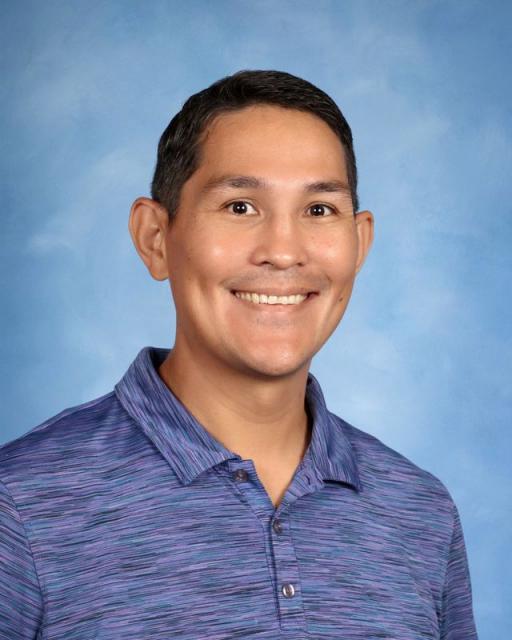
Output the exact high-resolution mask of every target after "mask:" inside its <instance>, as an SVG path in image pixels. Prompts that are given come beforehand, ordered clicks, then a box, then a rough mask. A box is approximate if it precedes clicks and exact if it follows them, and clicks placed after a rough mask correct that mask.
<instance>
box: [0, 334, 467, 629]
mask: <svg viewBox="0 0 512 640" xmlns="http://www.w3.org/2000/svg"><path fill="white" fill-rule="evenodd" d="M167 354H168V350H166V349H157V348H151V347H147V348H144V349H142V350H141V351H140V353H139V354H138V356H137V358H136V359H135V360H134V362H133V363H132V364H131V366H130V367H129V369H128V371H127V372H126V374H125V375H124V376H123V378H122V379H121V381H120V382H119V383H118V384H117V385H116V386H115V389H114V390H113V391H112V392H111V393H108V394H107V395H104V396H102V397H100V398H97V399H95V400H93V401H91V402H87V403H85V404H82V405H80V406H78V407H74V408H71V409H67V410H65V411H63V412H61V413H59V414H58V415H57V416H55V417H53V418H51V419H50V420H48V421H46V422H44V423H43V424H41V425H39V426H38V427H35V428H34V429H32V430H31V431H29V432H28V433H26V434H25V435H23V436H21V437H20V438H17V439H16V440H12V441H11V442H8V443H7V444H5V445H4V446H3V447H1V448H0V481H1V482H0V487H1V490H0V557H1V566H0V638H1V639H2V640H4V639H5V640H7V639H8V640H18V639H24V640H25V639H29V638H37V639H40V640H41V639H44V640H57V639H59V640H60V639H62V640H64V639H65V640H75V639H76V640H89V639H93V638H97V639H101V640H111V639H112V640H113V639H116V640H118V639H119V640H120V639H122V640H128V639H133V640H141V639H145V638H147V639H154V640H156V639H161V640H163V639H166V640H168V639H169V638H181V639H184V640H188V639H190V640H192V639H194V640H197V639H203V638H204V639H209V640H221V639H224V638H226V639H227V638H259V639H268V640H276V639H280V638H282V639H285V638H286V639H289V640H291V639H293V640H301V639H304V638H315V639H332V640H334V639H336V640H340V639H343V640H356V639H357V640H363V639H364V640H376V639H377V638H378V639H380V640H382V639H385V638H388V639H393V640H419V639H426V638H428V639H430V640H431V639H433V638H435V639H441V638H442V639H443V640H473V639H474V638H477V634H476V630H475V624H474V620H473V613H472V599H471V584H470V576H469V571H468V563H467V557H466V551H465V545H464V537H463V532H462V528H461V523H460V518H459V515H458V512H457V508H456V506H455V504H454V502H453V500H452V498H451V496H450V494H449V492H448V490H447V489H446V488H445V486H444V485H443V484H442V483H441V481H440V480H438V479H437V478H436V477H434V476H433V475H432V474H430V473H428V472H427V471H424V470H422V469H420V468H419V467H417V466H416V465H414V464H413V463H412V462H411V461H409V460H408V459H407V458H405V457H404V456H402V455H400V454H399V453H397V452H396V451H394V450H392V449H391V448H389V447H387V446H385V445H384V444H383V443H382V442H380V441H379V440H378V439H376V438H375V437H373V436H371V435H369V434H368V433H365V432H363V431H361V430H359V429H357V428H355V427H354V426H352V425H350V424H348V423H347V422H345V421H344V420H342V419H341V418H339V417H337V416H336V415H334V414H333V413H331V412H330V411H328V409H327V407H326V404H325V400H324V397H323V394H322V391H321V388H320V385H319V383H318V381H317V380H316V378H315V377H314V376H313V375H312V374H311V373H310V374H309V375H308V379H307V387H306V398H305V400H306V403H307V408H308V413H309V414H310V418H311V426H312V432H311V441H310V444H309V446H308V448H307V451H306V453H305V455H304V457H303V459H302V461H301V462H300V464H299V465H298V467H297V469H296V471H295V474H294V476H293V479H292V481H291V483H290V485H289V487H288V489H287V491H286V494H285V495H284V498H283V499H282V501H281V502H280V504H279V505H278V507H277V508H276V507H275V506H274V505H273V504H272V502H271V500H270V498H269V496H268V495H267V493H266V491H265V489H264V487H263V485H262V483H261V482H260V480H259V479H258V476H257V473H256V470H255V466H254V464H253V461H252V460H249V459H243V458H242V457H240V456H239V455H237V454H236V453H234V452H232V451H229V450H228V449H226V448H225V447H224V446H223V445H222V444H221V443H220V442H219V441H217V440H216V439H215V438H214V437H212V435H211V434H210V433H209V432H208V431H207V429H206V428H205V427H204V426H202V425H201V424H200V423H199V422H198V421H197V420H196V419H195V418H194V416H193V415H192V414H191V413H190V412H189V411H188V410H187V409H186V407H185V406H184V405H183V404H182V403H181V402H180V400H179V399H178V398H177V397H176V396H175V395H174V394H173V393H172V392H171V391H170V390H169V389H168V388H167V386H166V385H165V384H164V382H163V381H162V380H161V378H160V377H159V375H158V372H157V369H158V366H159V365H160V363H161V362H162V361H163V360H164V358H165V357H166V356H167ZM197 393H201V389H197Z"/></svg>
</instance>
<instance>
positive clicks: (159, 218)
mask: <svg viewBox="0 0 512 640" xmlns="http://www.w3.org/2000/svg"><path fill="white" fill-rule="evenodd" d="M168 224H169V216H168V214H167V210H166V209H165V207H163V206H162V205H161V204H159V203H158V202H156V201H155V200H152V199H151V198H137V200H135V202H134V203H133V204H132V208H131V210H130V220H129V223H128V229H129V230H130V235H131V237H132V240H133V244H134V245H135V248H136V249H137V253H138V254H139V256H140V257H141V258H142V260H143V262H144V264H145V265H146V267H147V268H148V270H149V273H150V274H151V275H152V276H153V278H154V279H155V280H165V279H166V278H167V277H168V272H167V259H166V251H165V236H166V231H167V227H168Z"/></svg>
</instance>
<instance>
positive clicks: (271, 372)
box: [242, 353, 311, 378]
mask: <svg viewBox="0 0 512 640" xmlns="http://www.w3.org/2000/svg"><path fill="white" fill-rule="evenodd" d="M300 356H302V354H298V353H294V354H290V353H288V354H281V356H279V354H273V355H270V356H268V357H264V358H263V357H259V358H258V357H254V358H248V357H245V358H243V357H242V362H243V364H244V365H245V368H246V370H247V371H250V372H252V374H253V375H256V376H261V377H271V378H280V377H286V376H291V375H293V374H294V373H296V372H297V371H299V370H300V369H302V368H304V367H305V366H308V367H309V363H310V362H311V357H310V358H307V357H304V356H303V357H300Z"/></svg>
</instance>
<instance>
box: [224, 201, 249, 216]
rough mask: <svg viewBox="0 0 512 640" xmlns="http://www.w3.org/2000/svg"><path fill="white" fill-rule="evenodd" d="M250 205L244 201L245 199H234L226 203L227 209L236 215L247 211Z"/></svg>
mask: <svg viewBox="0 0 512 640" xmlns="http://www.w3.org/2000/svg"><path fill="white" fill-rule="evenodd" d="M251 206H252V205H251V204H249V203H248V202H246V201H245V200H236V201H235V202H231V203H230V204H228V205H227V207H228V209H229V210H230V211H231V212H232V213H235V214H237V215H243V214H244V213H249V207H251Z"/></svg>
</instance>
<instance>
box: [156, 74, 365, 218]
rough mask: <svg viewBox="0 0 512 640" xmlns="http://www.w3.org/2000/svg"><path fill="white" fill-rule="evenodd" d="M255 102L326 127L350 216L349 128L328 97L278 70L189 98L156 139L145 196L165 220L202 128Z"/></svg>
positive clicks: (352, 164) (194, 158)
mask: <svg viewBox="0 0 512 640" xmlns="http://www.w3.org/2000/svg"><path fill="white" fill-rule="evenodd" d="M257 104H269V105H276V106H279V107H283V108H286V109H296V110H298V111H306V112H309V113H312V114H313V115H316V116H317V117H319V118H321V119H322V120H323V121H324V122H326V123H327V124H328V125H329V127H330V128H331V129H332V131H334V133H335V134H336V135H337V136H338V138H339V139H340V141H341V143H342V145H343V149H344V150H345V160H346V165H347V176H348V182H349V187H350V193H351V197H352V206H353V208H354V214H355V212H356V211H357V210H358V208H359V200H358V197H357V167H356V158H355V154H354V147H353V142H352V132H351V130H350V127H349V125H348V123H347V121H346V120H345V118H344V116H343V114H342V113H341V111H340V109H339V107H338V106H337V104H336V103H335V102H334V100H333V99H332V98H330V97H329V96H328V95H327V94H326V93H325V92H324V91H322V90H321V89H319V88H318V87H315V85H313V84H311V83H310V82H308V81H307V80H303V79H302V78H298V77H297V76H294V75H292V74H290V73H286V72H284V71H273V70H243V71H238V72H237V73H234V74H233V75H231V76H226V77H224V78H221V79H220V80H217V81H216V82H214V83H213V84H212V85H210V86H209V87H207V88H206V89H203V90H202V91H199V92H198V93H195V94H194V95H192V96H190V98H188V99H187V101H186V102H185V104H184V105H183V107H182V109H181V111H180V112H179V113H177V114H176V115H175V116H174V118H173V119H172V120H171V122H170V123H169V125H168V126H167V128H166V129H165V131H164V132H163V134H162V136H161V137H160V142H159V143H158V157H157V162H156V167H155V173H154V176H153V181H152V183H151V197H152V198H153V200H156V201H157V202H159V203H160V204H161V205H163V206H164V207H165V208H166V210H167V212H168V214H169V218H170V219H172V218H174V216H175V215H176V213H177V211H178V207H179V201H180V194H181V189H182V187H183V185H184V184H185V182H186V181H187V180H188V179H189V178H190V177H191V176H192V174H193V173H194V172H195V171H196V170H197V168H198V167H199V164H200V152H201V142H202V136H203V133H204V132H205V131H206V129H207V126H208V125H209V124H210V123H211V121H212V120H213V119H214V118H215V117H216V116H218V115H220V114H222V113H227V112H231V111H238V110H240V109H243V108H244V107H248V106H251V105H257Z"/></svg>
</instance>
